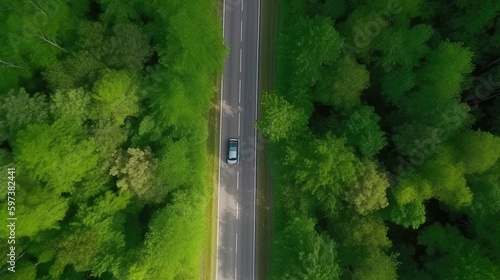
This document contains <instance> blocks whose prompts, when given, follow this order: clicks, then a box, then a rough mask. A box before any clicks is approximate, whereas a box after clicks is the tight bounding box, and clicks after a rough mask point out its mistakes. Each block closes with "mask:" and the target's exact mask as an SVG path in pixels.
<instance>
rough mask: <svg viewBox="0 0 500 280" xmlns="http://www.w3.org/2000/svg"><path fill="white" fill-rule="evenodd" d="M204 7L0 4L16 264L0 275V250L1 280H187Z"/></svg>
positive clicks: (193, 261) (81, 1) (195, 250)
mask: <svg viewBox="0 0 500 280" xmlns="http://www.w3.org/2000/svg"><path fill="white" fill-rule="evenodd" d="M217 7H218V4H217V2H216V1H206V0H194V1H180V0H166V1H138V0H133V1H125V2H124V1H115V0H77V1H64V0H49V1H35V0H33V1H2V4H0V14H1V17H0V27H1V28H0V29H1V30H2V32H1V33H0V38H1V41H2V42H3V43H2V44H1V46H0V77H2V79H0V166H2V168H3V169H2V172H3V176H0V181H1V185H2V186H7V181H6V180H7V176H8V175H7V168H8V167H15V168H16V197H15V198H16V201H15V203H16V212H15V213H16V217H17V218H18V220H17V224H18V226H17V228H16V244H15V246H16V249H15V250H16V257H17V258H18V260H17V263H16V267H15V270H16V272H15V273H11V272H8V271H7V262H6V261H7V256H6V254H5V253H2V257H1V260H2V264H1V268H2V269H1V270H2V272H1V273H0V278H1V279H23V280H30V279H72V280H77V279H198V278H199V277H200V275H199V274H200V271H202V269H200V265H201V263H202V262H203V257H202V250H203V249H206V248H208V247H207V246H206V244H204V242H205V241H206V240H207V237H206V236H207V234H209V233H210V227H209V223H208V221H207V218H209V216H208V215H207V213H206V209H207V207H208V206H209V203H210V199H211V196H212V194H213V192H212V187H213V186H212V184H211V181H209V180H207V179H206V178H207V176H211V175H210V174H209V172H213V170H208V168H207V165H206V163H207V161H208V160H209V154H208V149H207V135H208V123H207V122H208V112H209V109H210V108H211V102H210V101H211V98H212V96H213V94H214V92H215V91H216V90H217V89H216V81H217V80H218V78H217V77H219V76H220V75H221V74H222V69H223V59H224V56H225V54H226V50H225V47H224V46H223V44H222V36H221V34H222V32H221V28H222V26H221V20H220V19H219V17H218V14H217ZM0 195H1V196H2V197H3V198H5V197H6V195H7V187H2V188H0ZM1 201H2V202H0V209H2V210H1V211H2V213H3V215H4V216H5V217H6V215H7V213H6V211H7V210H6V209H7V203H6V200H5V199H2V200H1ZM7 230H8V228H7V227H5V226H3V227H0V234H1V236H4V237H5V236H7V235H8V232H7ZM4 241H5V240H4ZM9 247H10V245H9V244H8V243H7V242H6V241H5V242H1V243H0V252H8V248H9Z"/></svg>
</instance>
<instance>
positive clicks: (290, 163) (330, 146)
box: [284, 135, 362, 209]
mask: <svg viewBox="0 0 500 280" xmlns="http://www.w3.org/2000/svg"><path fill="white" fill-rule="evenodd" d="M284 164H285V165H286V166H287V167H288V168H289V170H290V172H291V175H292V177H293V179H294V183H295V184H296V185H297V186H300V189H301V190H302V191H303V192H304V193H310V194H313V195H314V196H315V197H316V198H317V199H318V200H320V201H322V202H323V203H325V205H326V206H327V207H328V208H330V209H334V206H335V203H336V200H335V199H334V197H335V196H338V195H340V194H342V193H343V192H344V191H345V189H346V186H347V185H348V184H350V183H353V182H354V181H356V179H357V176H358V172H359V170H360V169H361V168H362V165H361V162H360V161H359V160H358V159H357V158H356V156H355V155H354V153H353V150H352V149H351V148H349V147H348V146H346V141H345V139H343V138H335V137H334V136H332V135H327V136H325V138H324V139H301V142H300V143H298V145H297V147H289V148H288V150H287V155H286V157H285V159H284Z"/></svg>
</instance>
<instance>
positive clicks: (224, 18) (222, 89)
mask: <svg viewBox="0 0 500 280" xmlns="http://www.w3.org/2000/svg"><path fill="white" fill-rule="evenodd" d="M225 24H226V0H224V1H223V4H222V38H225V36H226V35H225ZM222 43H223V44H224V39H223V40H222ZM223 96H224V74H222V77H221V83H220V103H219V110H220V115H219V118H220V119H219V155H220V153H221V151H222V102H223ZM218 162H219V166H218V167H219V168H218V170H219V175H218V177H219V178H218V182H217V229H216V231H215V232H216V234H217V248H216V250H215V251H216V253H215V279H219V242H220V238H219V226H220V219H219V211H220V169H221V165H220V159H219V161H218Z"/></svg>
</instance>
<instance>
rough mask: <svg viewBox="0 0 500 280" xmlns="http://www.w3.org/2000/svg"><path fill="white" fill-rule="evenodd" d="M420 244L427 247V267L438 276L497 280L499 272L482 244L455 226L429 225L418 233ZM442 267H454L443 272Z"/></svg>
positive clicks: (432, 273)
mask: <svg viewBox="0 0 500 280" xmlns="http://www.w3.org/2000/svg"><path fill="white" fill-rule="evenodd" d="M418 243H419V244H420V245H424V246H426V253H427V258H428V261H427V262H426V265H425V268H426V270H427V271H428V272H429V273H430V274H431V275H432V276H434V277H436V278H448V279H496V278H497V275H498V273H499V272H500V271H499V269H498V266H497V265H496V264H495V263H493V262H491V261H490V259H489V258H488V257H487V256H485V254H484V252H482V250H481V249H480V247H479V246H477V245H475V244H474V243H473V242H471V241H470V240H468V239H466V238H464V237H463V236H461V235H460V233H459V232H458V230H457V229H456V228H454V227H451V226H445V227H443V226H441V225H436V224H434V225H432V226H429V227H427V228H426V229H425V230H424V231H422V233H421V234H420V235H419V237H418ZM443 267H448V268H451V269H450V270H447V271H444V270H443V269H442V268H443Z"/></svg>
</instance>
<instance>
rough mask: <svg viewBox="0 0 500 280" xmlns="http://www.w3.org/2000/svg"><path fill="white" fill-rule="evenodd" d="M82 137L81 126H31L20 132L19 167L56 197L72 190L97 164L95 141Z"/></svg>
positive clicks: (58, 123) (63, 124) (59, 123)
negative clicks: (44, 185) (45, 185)
mask: <svg viewBox="0 0 500 280" xmlns="http://www.w3.org/2000/svg"><path fill="white" fill-rule="evenodd" d="M72 126H73V127H72ZM82 136H83V135H82V131H81V127H78V126H76V125H69V124H68V123H67V122H65V121H64V120H59V121H57V122H55V123H54V124H52V125H47V124H31V125H29V126H28V127H27V128H25V129H24V130H22V131H20V132H19V134H18V136H17V138H16V141H15V143H14V149H15V150H14V156H15V160H16V164H17V165H19V166H23V169H25V170H26V171H29V172H30V173H29V175H28V174H26V175H27V176H30V177H31V178H33V179H35V180H41V181H43V182H45V183H47V184H48V185H49V186H50V187H51V188H53V189H54V190H55V193H57V194H60V193H62V192H68V191H73V190H74V188H73V187H74V186H73V184H74V183H76V182H78V181H80V180H81V179H82V178H83V177H84V176H85V174H86V173H87V172H88V171H89V170H90V169H91V168H93V167H94V166H95V164H96V163H97V156H96V154H95V142H94V140H93V139H83V137H82Z"/></svg>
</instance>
